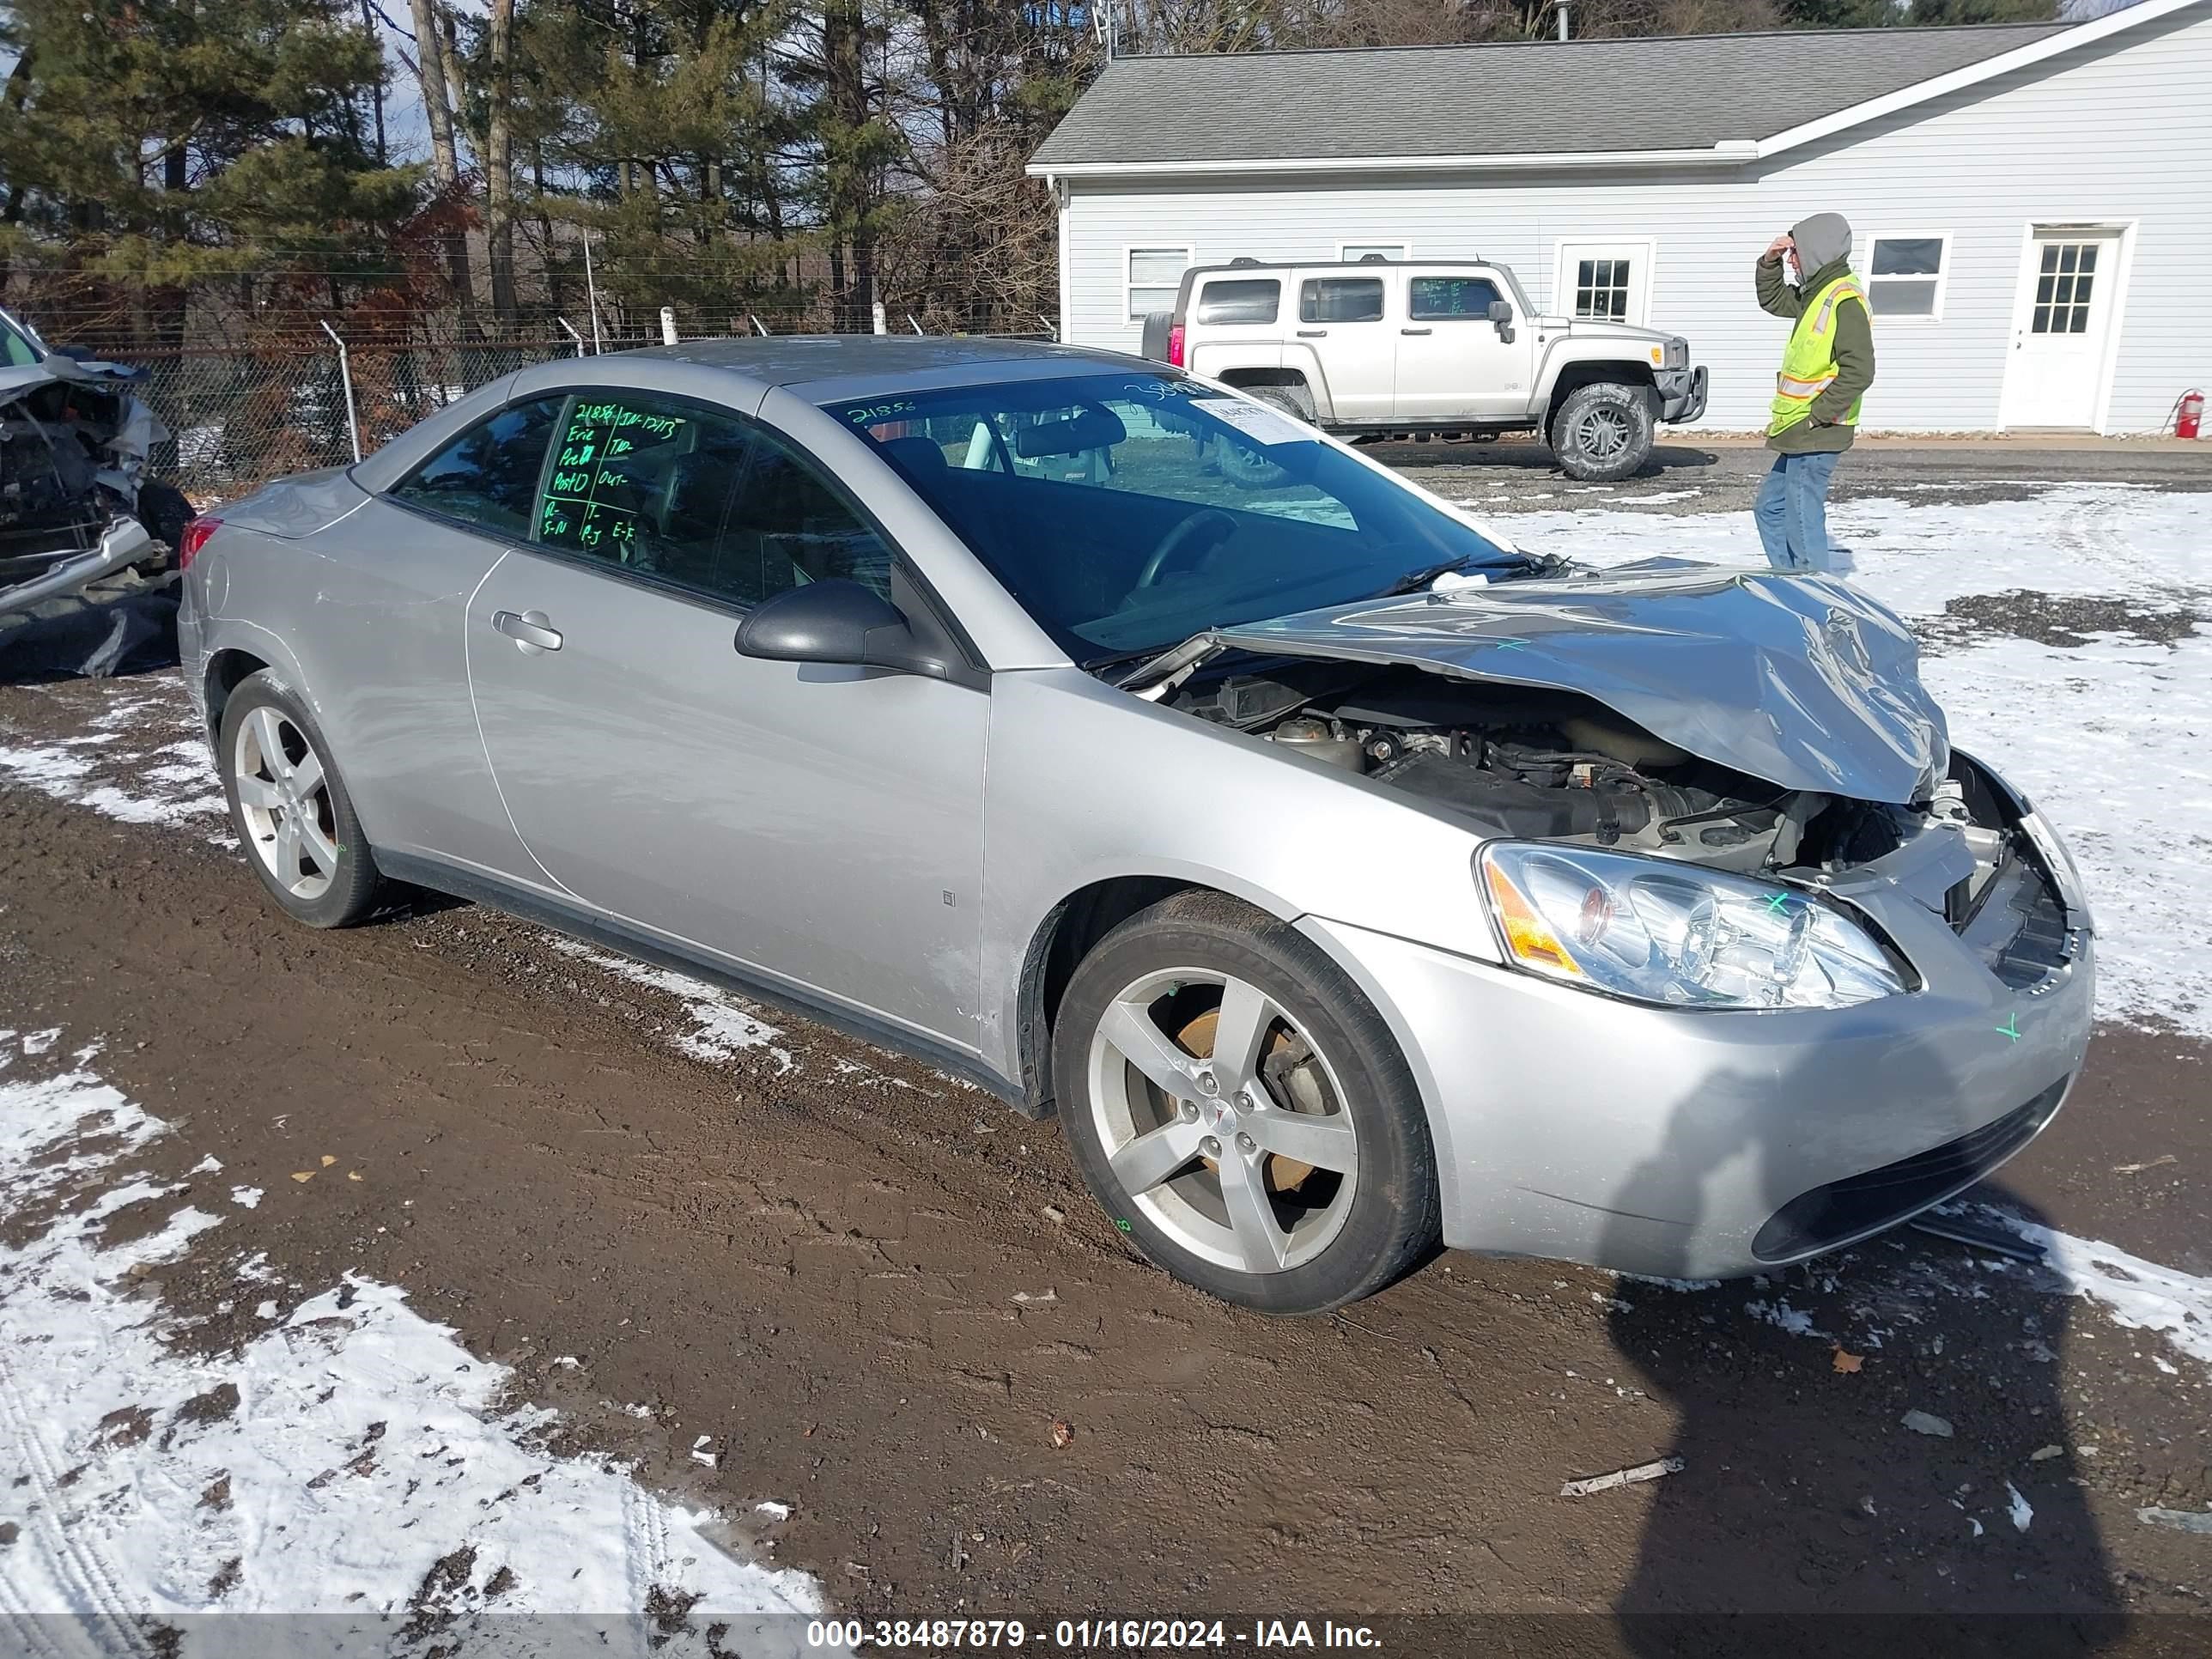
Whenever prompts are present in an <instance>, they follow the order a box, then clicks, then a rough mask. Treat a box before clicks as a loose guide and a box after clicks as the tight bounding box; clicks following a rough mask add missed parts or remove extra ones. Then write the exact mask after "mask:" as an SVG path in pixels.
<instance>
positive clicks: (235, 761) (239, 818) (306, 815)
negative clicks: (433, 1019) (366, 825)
mask: <svg viewBox="0 0 2212 1659" xmlns="http://www.w3.org/2000/svg"><path fill="white" fill-rule="evenodd" d="M216 759H217V762H218V763H219V765H220V767H221V769H222V791H223V794H224V796H225V797H226V798H227V799H228V800H229V802H230V821H231V823H232V824H233V825H234V827H235V828H236V829H237V831H238V838H239V840H240V842H243V843H244V844H245V847H246V862H247V863H248V864H250V865H252V866H253V873H254V874H255V875H256V876H258V877H259V878H260V880H261V884H262V886H263V887H264V889H266V890H267V891H268V894H269V896H270V898H272V899H274V900H275V901H276V904H277V906H278V908H281V909H282V910H283V912H284V914H285V915H288V916H290V917H291V918H292V919H293V920H294V921H300V922H304V923H306V924H307V926H308V927H351V926H352V925H353V924H354V923H355V922H357V921H361V920H362V918H363V917H364V916H366V915H368V913H369V911H370V910H371V909H372V908H374V905H375V902H376V894H377V889H378V887H379V885H380V878H379V876H378V873H377V869H376V860H375V859H374V856H373V855H372V854H370V852H369V850H368V839H367V838H366V837H365V836H362V832H361V820H360V819H359V818H357V817H355V816H354V810H353V800H352V798H351V797H350V796H349V795H348V794H347V793H346V787H345V781H344V780H343V778H341V777H340V776H339V775H338V770H337V765H336V764H335V763H333V762H332V760H331V750H330V745H329V744H327V743H325V741H324V739H323V734H322V733H321V732H320V731H319V730H318V729H317V728H316V726H315V722H314V720H313V718H312V717H311V716H310V715H309V714H308V713H307V706H306V704H305V703H304V702H302V700H301V697H300V696H299V694H298V693H297V692H295V691H294V690H292V689H291V687H289V685H287V684H284V682H283V680H281V679H279V678H276V675H275V674H273V673H271V672H270V671H269V670H267V669H265V668H264V669H263V670H262V671H260V672H259V673H258V674H252V675H248V676H247V677H246V678H245V679H243V680H241V681H240V682H239V684H238V686H237V689H236V690H234V691H232V693H231V694H230V697H229V700H228V702H225V703H224V704H223V708H222V731H221V733H220V735H219V736H218V738H216Z"/></svg>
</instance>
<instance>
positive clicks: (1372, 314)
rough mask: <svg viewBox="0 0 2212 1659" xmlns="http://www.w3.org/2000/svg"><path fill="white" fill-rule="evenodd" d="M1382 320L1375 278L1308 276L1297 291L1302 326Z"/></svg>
mask: <svg viewBox="0 0 2212 1659" xmlns="http://www.w3.org/2000/svg"><path fill="white" fill-rule="evenodd" d="M1382 319H1383V279H1382V278H1381V277H1379V276H1309V277H1308V278H1306V280H1305V282H1304V283H1303V284H1302V285H1301V286H1300V287H1299V289H1298V320H1299V321H1300V322H1302V323H1375V322H1380V321H1381V320H1382Z"/></svg>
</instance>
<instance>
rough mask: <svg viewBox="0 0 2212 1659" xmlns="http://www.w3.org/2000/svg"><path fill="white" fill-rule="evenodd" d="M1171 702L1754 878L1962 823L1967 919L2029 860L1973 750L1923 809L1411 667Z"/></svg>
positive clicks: (1510, 808) (1596, 708)
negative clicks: (1815, 784) (1775, 772)
mask: <svg viewBox="0 0 2212 1659" xmlns="http://www.w3.org/2000/svg"><path fill="white" fill-rule="evenodd" d="M1162 701H1163V702H1164V703H1165V704H1166V705H1167V706H1169V707H1170V708H1181V709H1182V710H1183V711H1184V712H1186V713H1188V714H1192V715H1194V717H1196V718H1198V719H1200V720H1208V721H1212V722H1214V723H1216V724H1219V725H1224V726H1231V727H1234V728H1236V729H1237V730H1239V731H1243V732H1249V733H1250V734H1252V735H1253V736H1255V737H1259V738H1265V739H1267V741H1270V742H1273V743H1275V744H1281V745H1282V746H1284V747H1285V748H1286V749H1290V750H1294V751H1296V752H1297V753H1299V754H1302V755H1304V756H1306V757H1309V758H1310V759H1313V760H1316V761H1319V762H1322V763H1325V764H1328V765H1332V766H1338V767H1341V768H1343V769H1346V770H1347V771H1352V772H1355V773H1358V774H1359V775H1363V776H1364V777H1366V778H1368V779H1370V781H1374V782H1376V783H1382V784H1387V785H1389V786H1390V787H1394V788H1398V789H1403V790H1406V791H1407V792H1408V793H1412V794H1414V795H1418V796H1419V797H1421V798H1422V799H1425V800H1426V801H1428V802H1431V803H1432V804H1434V805H1437V806H1439V807H1442V808H1443V809H1446V810H1448V811H1452V812H1454V813H1455V814H1458V815H1461V816H1463V817H1466V818H1468V819H1469V820H1471V821H1473V822H1474V823H1475V824H1476V825H1477V826H1478V827H1480V829H1483V830H1484V831H1485V832H1486V833H1489V834H1492V835H1496V836H1510V837H1512V838H1515V839H1519V840H1544V841H1559V842H1576V843H1581V844H1584V845H1589V846H1595V847H1603V848H1614V849H1617V850H1619V851H1621V852H1629V853H1643V854H1652V855H1656V856H1659V857H1664V858H1677V859H1682V860H1686V861H1689V862H1692V863H1697V864H1702V865H1706V866H1711V867H1713V868H1716V869H1721V870H1727V871H1730V872H1735V873H1738V874H1741V875H1772V874H1776V873H1778V872H1790V871H1794V872H1799V873H1800V874H1801V875H1811V874H1815V873H1821V872H1826V873H1830V874H1833V873H1838V872H1842V871H1845V870H1849V869H1851V868H1854V867H1857V866H1861V865H1864V864H1866V863H1869V862H1870V861H1872V860H1875V859H1879V858H1882V857H1883V856H1885V855H1886V854H1891V853H1893V852H1895V851H1896V850H1897V849H1898V848H1900V847H1901V846H1903V845H1904V844H1905V842H1906V841H1908V840H1910V839H1911V838H1912V837H1914V836H1917V835H1918V834H1919V833H1920V832H1921V831H1922V830H1923V829H1927V828H1928V827H1929V826H1930V825H1931V824H1936V823H1942V824H1945V825H1947V826H1948V825H1954V824H1955V825H1956V826H1958V827H1959V828H1960V829H1962V830H1963V832H1964V839H1965V842H1966V845H1967V846H1968V847H1969V848H1972V852H1973V854H1974V865H1975V868H1974V871H1973V873H1972V875H1971V876H1967V877H1963V878H1961V879H1960V880H1959V881H1958V882H1956V883H1955V884H1947V887H1946V889H1945V890H1942V891H1939V892H1937V893H1935V894H1931V895H1930V899H1931V901H1932V905H1931V908H1942V909H1944V910H1945V911H1946V912H1947V914H1948V915H1950V917H1951V920H1952V921H1953V922H1954V926H1957V925H1960V924H1961V923H1962V922H1963V921H1964V920H1965V919H1966V916H1967V915H1969V914H1970V913H1971V912H1972V909H1973V908H1975V907H1976V906H1977V905H1978V902H1980V900H1981V899H1982V897H1983V896H1984V892H1985V891H1986V890H1988V888H1989V886H1990V883H1991V882H1993V881H1994V880H1995V879H1996V878H1997V876H1998V874H1999V872H2001V871H2002V869H2003V868H2005V867H2006V865H2007V861H2008V859H2013V858H2015V855H2016V853H2017V851H2018V849H2017V848H2016V847H2015V842H2017V840H2018V836H2017V834H2016V832H2015V831H2014V830H2013V829H2009V828H2008V826H2007V823H2006V817H2005V812H2004V809H2003V807H2002V804H2001V803H2000V802H1999V801H1998V800H1997V799H1996V798H1995V797H1994V796H1993V795H1992V794H1991V793H1990V791H1988V790H1987V789H1986V788H1985V787H1983V788H1978V787H1977V784H1978V774H1977V773H1975V772H1974V771H1973V769H1972V766H1971V763H1965V762H1961V763H1958V764H1957V765H1955V766H1954V769H1953V775H1952V776H1950V777H1948V778H1946V779H1944V780H1943V781H1942V782H1941V783H1939V784H1938V785H1937V787H1936V792H1935V794H1934V796H1933V797H1932V799H1929V800H1928V801H1923V802H1917V803H1914V804H1912V805H1886V804H1883V803H1880V802H1874V801H1863V800H1857V799H1851V798H1850V797H1847V796H1843V795H1837V794H1826V793H1814V792H1812V791H1807V790H1794V789H1786V788H1783V787H1779V786H1777V785H1775V784H1771V783H1768V782H1765V781H1761V780H1759V779H1758V778H1754V777H1752V776H1749V775H1747V774H1745V773H1742V772H1739V771H1735V770H1733V769H1729V768H1728V767H1725V766H1721V765H1717V764H1716V763H1713V762H1711V761H1707V760H1704V759H1701V758H1699V757H1697V756H1694V755H1692V754H1690V753H1688V752H1687V751H1686V750H1683V749H1681V748H1679V747H1677V746H1676V745H1674V744H1670V743H1668V742H1667V741H1666V740H1664V739H1663V738H1658V737H1656V736H1654V735H1653V734H1652V733H1651V732H1649V731H1646V730H1645V729H1644V727H1642V726H1638V725H1637V724H1636V723H1635V722H1634V721H1632V720H1628V719H1626V717H1625V716H1623V715H1621V714H1618V713H1615V712H1614V711H1613V710H1612V709H1610V708H1607V707H1606V706H1605V705H1604V704H1602V703H1601V702H1597V701H1596V700H1595V699H1594V698H1591V697H1589V696H1582V695H1580V694H1578V693H1576V692H1571V691H1563V690H1548V689H1545V688H1541V687H1531V686H1516V685H1507V684H1486V683H1482V682H1477V681H1469V680H1465V679H1460V678H1455V677H1449V676H1445V675H1441V674H1437V673H1432V672H1430V671H1425V670H1422V669H1419V668H1413V667H1404V666H1383V667H1377V666H1373V665H1359V664H1352V663H1341V662H1328V661H1324V660H1306V661H1291V660H1281V661H1276V662H1272V663H1267V664H1264V665H1254V666H1253V667H1251V668H1249V669H1248V670H1246V671H1235V670H1231V671H1227V672H1224V673H1218V674H1215V675H1212V676H1207V675H1206V674H1204V673H1202V672H1201V673H1200V674H1196V675H1194V676H1192V677H1191V678H1188V679H1187V680H1185V681H1183V682H1182V683H1181V684H1178V685H1176V687H1175V688H1174V689H1173V690H1171V691H1170V693H1169V694H1168V695H1167V696H1164V698H1163V699H1162Z"/></svg>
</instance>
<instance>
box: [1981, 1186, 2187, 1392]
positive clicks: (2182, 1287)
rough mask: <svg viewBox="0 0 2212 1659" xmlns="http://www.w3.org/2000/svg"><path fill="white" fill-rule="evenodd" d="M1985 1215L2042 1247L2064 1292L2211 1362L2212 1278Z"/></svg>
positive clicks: (1994, 1213) (2119, 1322)
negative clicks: (2182, 1271) (2159, 1335)
mask: <svg viewBox="0 0 2212 1659" xmlns="http://www.w3.org/2000/svg"><path fill="white" fill-rule="evenodd" d="M1984 1213H1985V1214H1986V1215H1988V1216H1989V1217H1990V1218H1991V1219H1994V1220H1996V1221H1999V1222H2001V1223H2002V1225H2005V1226H2007V1227H2008V1228H2010V1229H2011V1230H2012V1231H2014V1232H2015V1233H2018V1234H2019V1235H2020V1236H2021V1238H2023V1239H2025V1240H2027V1242H2028V1243H2031V1244H2039V1245H2041V1246H2042V1247H2043V1249H2045V1252H2046V1254H2045V1257H2044V1260H2043V1271H2044V1272H2045V1273H2046V1274H2047V1275H2048V1276H2049V1277H2050V1278H2051V1279H2053V1280H2055V1281H2056V1286H2057V1289H2058V1290H2059V1291H2062V1292H2063V1293H2064V1294H2066V1295H2068V1296H2078V1297H2086V1298H2087V1299H2088V1300H2089V1301H2092V1302H2094V1303H2096V1304H2099V1305H2100V1306H2101V1307H2102V1308H2103V1309H2104V1310H2105V1311H2106V1313H2108V1314H2110V1315H2111V1316H2112V1322H2113V1323H2114V1324H2116V1325H2119V1326H2122V1327H2124V1328H2126V1329H2128V1330H2131V1331H2156V1332H2158V1333H2159V1334H2161V1335H2162V1336H2164V1337H2165V1338H2166V1340H2167V1341H2169V1342H2171V1343H2172V1345H2173V1346H2175V1347H2177V1348H2179V1349H2180V1350H2181V1352H2184V1353H2185V1354H2187V1355H2188V1356H2189V1357H2190V1358H2192V1359H2197V1360H2199V1361H2202V1362H2203V1364H2207V1365H2212V1278H2205V1277H2202V1276H2200V1275H2198V1274H2196V1273H2181V1272H2179V1271H2178V1270H2176V1269H2174V1268H2172V1267H2160V1266H2159V1264H2158V1263H2157V1262H2155V1261H2144V1260H2143V1259H2142V1257H2141V1256H2139V1255H2129V1254H2128V1252H2127V1251H2125V1250H2123V1249H2119V1248H2118V1246H2116V1245H2112V1244H2107V1243H2104V1242H2103V1241H2102V1240H2100V1239H2094V1238H2076V1237H2074V1236H2073V1235H2072V1234H2071V1233H2062V1232H2057V1231H2053V1230H2052V1229H2051V1228H2049V1227H2045V1226H2041V1225H2038V1224H2037V1223H2035V1222H2033V1221H2023V1220H2021V1218H2018V1217H2017V1216H2011V1215H2007V1214H2005V1213H2004V1212H2002V1211H1999V1210H1993V1209H1985V1210H1984ZM2160 1369H2161V1370H2166V1371H2169V1372H2171V1371H2172V1369H2173V1368H2172V1366H2171V1365H2166V1364H2161V1365H2160Z"/></svg>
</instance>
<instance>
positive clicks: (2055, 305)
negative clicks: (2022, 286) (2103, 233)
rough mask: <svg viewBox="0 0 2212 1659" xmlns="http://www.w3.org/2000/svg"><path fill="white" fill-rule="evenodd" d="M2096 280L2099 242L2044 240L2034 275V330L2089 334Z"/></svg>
mask: <svg viewBox="0 0 2212 1659" xmlns="http://www.w3.org/2000/svg"><path fill="white" fill-rule="evenodd" d="M2096 280H2097V244H2096V243H2094V242H2045V244H2044V245H2043V264H2042V265H2041V267H2040V268H2039V270H2037V272H2036V276H2035V315H2034V316H2033V317H2032V318H2030V319H2028V331H2029V332H2031V333H2034V334H2087V332H2088V331H2089V290H2090V289H2091V288H2092V287H2093V285H2094V284H2095V283H2096Z"/></svg>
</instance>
